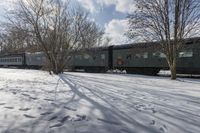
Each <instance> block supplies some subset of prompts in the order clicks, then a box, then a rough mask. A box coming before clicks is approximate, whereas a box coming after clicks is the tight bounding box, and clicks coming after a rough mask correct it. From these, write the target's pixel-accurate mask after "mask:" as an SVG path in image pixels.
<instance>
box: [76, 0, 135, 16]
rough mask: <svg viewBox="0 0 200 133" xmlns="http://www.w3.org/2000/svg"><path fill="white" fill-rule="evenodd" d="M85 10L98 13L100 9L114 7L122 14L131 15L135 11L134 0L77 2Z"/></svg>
mask: <svg viewBox="0 0 200 133" xmlns="http://www.w3.org/2000/svg"><path fill="white" fill-rule="evenodd" d="M77 1H78V2H79V3H80V4H81V5H82V6H83V7H84V8H85V9H87V10H89V11H90V12H92V13H94V12H98V10H99V9H101V8H102V7H104V6H106V7H108V6H111V5H114V6H115V9H116V11H118V12H122V13H131V12H132V11H134V8H135V6H134V2H133V0H77Z"/></svg>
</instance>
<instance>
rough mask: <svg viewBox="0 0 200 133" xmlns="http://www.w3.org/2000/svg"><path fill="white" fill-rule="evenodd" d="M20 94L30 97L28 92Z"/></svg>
mask: <svg viewBox="0 0 200 133" xmlns="http://www.w3.org/2000/svg"><path fill="white" fill-rule="evenodd" d="M22 95H23V96H26V97H30V95H29V94H25V93H23V94H22Z"/></svg>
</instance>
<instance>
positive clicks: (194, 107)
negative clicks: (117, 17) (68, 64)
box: [0, 69, 200, 133]
mask: <svg viewBox="0 0 200 133" xmlns="http://www.w3.org/2000/svg"><path fill="white" fill-rule="evenodd" d="M0 132H1V133H200V79H187V78H184V79H180V78H179V79H178V80H177V81H171V80H170V79H169V77H153V76H141V75H126V74H118V75H117V74H89V73H65V74H63V75H60V76H51V75H49V74H48V73H47V72H43V71H36V70H16V69H0Z"/></svg>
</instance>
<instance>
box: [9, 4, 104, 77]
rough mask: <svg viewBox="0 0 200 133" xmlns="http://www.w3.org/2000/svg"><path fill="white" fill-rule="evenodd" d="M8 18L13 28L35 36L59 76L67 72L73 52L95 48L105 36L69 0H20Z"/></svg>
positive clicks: (51, 66)
mask: <svg viewBox="0 0 200 133" xmlns="http://www.w3.org/2000/svg"><path fill="white" fill-rule="evenodd" d="M8 18H9V22H10V25H12V26H13V27H17V28H18V29H21V30H22V31H26V32H27V33H30V34H31V35H33V36H32V37H33V38H35V40H36V43H38V45H39V46H40V48H41V49H42V50H43V51H44V53H45V55H46V57H47V59H48V61H49V63H48V64H50V66H49V69H50V71H53V73H55V74H59V73H62V72H63V70H64V68H65V67H66V64H67V59H69V58H68V57H70V56H69V55H70V52H71V51H72V50H75V49H80V48H83V47H86V45H88V46H87V47H89V46H91V45H94V44H95V43H96V40H98V38H100V37H101V35H102V34H101V30H100V29H99V28H98V26H97V25H96V24H95V23H94V22H92V21H90V19H89V17H88V15H87V14H86V13H82V12H79V11H76V10H72V9H71V7H70V4H69V1H65V2H64V1H62V0H51V1H49V0H19V1H18V6H17V8H16V9H15V11H14V12H12V13H10V14H9V17H8ZM22 25H25V26H26V27H28V28H24V27H23V26H22Z"/></svg>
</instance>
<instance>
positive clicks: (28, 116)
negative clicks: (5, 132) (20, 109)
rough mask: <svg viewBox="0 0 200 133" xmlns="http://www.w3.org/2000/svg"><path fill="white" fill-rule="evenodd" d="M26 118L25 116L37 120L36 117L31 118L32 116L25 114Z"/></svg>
mask: <svg viewBox="0 0 200 133" xmlns="http://www.w3.org/2000/svg"><path fill="white" fill-rule="evenodd" d="M24 116H25V117H26V118H36V117H35V116H31V115H27V114H24Z"/></svg>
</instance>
